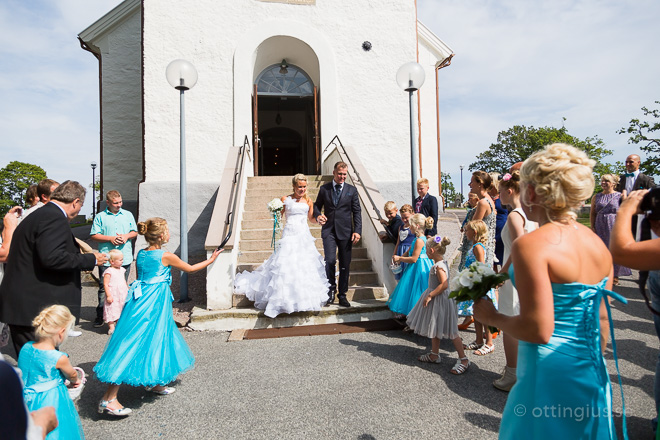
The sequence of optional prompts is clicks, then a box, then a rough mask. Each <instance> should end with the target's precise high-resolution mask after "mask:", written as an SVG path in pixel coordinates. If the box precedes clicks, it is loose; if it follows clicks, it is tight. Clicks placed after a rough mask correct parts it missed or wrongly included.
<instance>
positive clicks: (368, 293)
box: [232, 286, 388, 308]
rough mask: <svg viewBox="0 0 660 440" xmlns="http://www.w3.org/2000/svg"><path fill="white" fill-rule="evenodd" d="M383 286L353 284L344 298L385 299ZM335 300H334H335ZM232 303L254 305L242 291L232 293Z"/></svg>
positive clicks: (385, 294) (242, 305) (241, 306)
mask: <svg viewBox="0 0 660 440" xmlns="http://www.w3.org/2000/svg"><path fill="white" fill-rule="evenodd" d="M387 298H388V296H387V293H386V292H385V288H383V287H378V286H355V287H351V288H349V289H348V291H347V292H346V299H348V300H349V301H364V300H368V299H387ZM335 301H336V300H335ZM232 305H233V306H234V307H236V308H250V307H254V301H250V300H249V299H247V297H246V296H245V294H243V293H234V294H233V297H232Z"/></svg>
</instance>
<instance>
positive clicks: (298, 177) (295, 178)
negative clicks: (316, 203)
mask: <svg viewBox="0 0 660 440" xmlns="http://www.w3.org/2000/svg"><path fill="white" fill-rule="evenodd" d="M298 182H305V183H307V176H305V175H304V174H302V173H298V174H296V175H295V176H293V178H292V179H291V184H292V185H293V192H294V194H295V192H296V187H297V186H298ZM303 199H305V200H309V197H308V196H307V191H305V195H304V196H303Z"/></svg>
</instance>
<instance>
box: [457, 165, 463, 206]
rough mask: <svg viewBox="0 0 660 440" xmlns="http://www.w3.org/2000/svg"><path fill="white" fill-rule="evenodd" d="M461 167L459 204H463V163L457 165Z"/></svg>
mask: <svg viewBox="0 0 660 440" xmlns="http://www.w3.org/2000/svg"><path fill="white" fill-rule="evenodd" d="M458 167H459V168H460V169H461V205H462V204H463V165H459V166H458Z"/></svg>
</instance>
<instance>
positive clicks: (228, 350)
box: [2, 277, 658, 440]
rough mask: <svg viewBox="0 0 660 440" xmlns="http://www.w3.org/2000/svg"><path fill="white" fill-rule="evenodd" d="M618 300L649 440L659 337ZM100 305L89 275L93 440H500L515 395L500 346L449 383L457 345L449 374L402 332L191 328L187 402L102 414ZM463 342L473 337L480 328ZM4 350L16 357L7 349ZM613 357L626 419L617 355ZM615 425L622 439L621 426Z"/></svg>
mask: <svg viewBox="0 0 660 440" xmlns="http://www.w3.org/2000/svg"><path fill="white" fill-rule="evenodd" d="M616 290H617V292H619V293H621V294H623V295H624V296H625V297H627V298H628V299H629V303H628V305H620V304H615V305H614V307H613V319H614V326H615V328H616V341H617V347H618V355H619V356H618V357H619V366H620V370H621V376H622V381H623V389H624V393H625V398H626V414H627V425H628V432H629V436H630V438H631V439H650V438H652V431H651V425H650V419H651V418H652V417H653V415H654V414H653V413H654V401H653V376H654V372H655V363H656V359H657V356H658V338H657V337H656V335H655V331H654V327H653V324H652V321H651V315H650V312H649V311H648V310H647V309H646V307H645V305H644V302H643V300H642V299H641V296H639V293H638V292H637V288H636V283H635V282H634V281H630V280H627V279H626V278H623V279H622V286H620V287H617V288H616ZM95 298H96V284H95V282H94V280H93V279H92V278H90V277H86V278H85V282H84V287H83V309H82V320H81V324H80V329H81V330H82V332H83V335H82V336H80V337H78V338H69V340H67V341H66V342H65V344H64V345H63V346H62V350H63V351H65V352H67V353H69V355H70V357H71V361H72V363H73V364H74V365H78V366H80V367H82V368H83V369H84V370H85V372H86V373H87V375H88V376H89V382H88V383H87V386H86V388H85V390H84V391H83V394H82V397H81V398H80V400H78V401H77V407H78V410H79V413H80V417H81V419H82V423H83V428H84V430H85V435H86V438H87V439H103V440H110V439H121V440H126V439H138V438H139V439H184V438H185V439H191V440H192V439H309V438H314V439H360V440H369V439H420V438H443V437H446V438H460V439H463V438H466V439H467V438H471V439H494V438H497V432H498V428H499V425H500V420H501V414H502V410H503V408H504V404H505V402H506V397H507V394H505V393H503V392H501V391H498V390H496V389H495V388H493V386H492V385H491V382H492V381H493V380H494V379H496V378H497V377H498V375H499V372H500V371H501V369H502V367H503V365H504V354H503V349H502V340H501V338H498V339H496V340H495V346H496V350H495V352H494V353H493V354H490V355H488V356H486V357H478V356H475V355H472V354H470V355H469V357H470V360H471V361H472V365H471V367H470V369H469V371H468V372H467V373H466V374H465V375H463V376H458V377H457V376H453V375H451V374H450V373H449V370H450V368H451V367H452V366H453V364H454V362H455V359H456V354H455V353H454V351H453V347H452V345H451V343H450V342H449V341H443V344H442V346H441V356H442V363H441V364H423V363H420V362H418V361H417V360H416V358H417V356H419V355H420V354H422V353H424V352H426V351H428V350H429V349H430V341H429V340H427V339H426V338H422V337H418V336H416V335H411V334H407V333H403V332H400V331H388V332H374V333H355V334H340V335H330V336H312V337H296V338H282V339H268V340H249V341H248V340H246V341H237V342H227V338H228V335H229V334H228V333H226V332H189V331H185V330H182V332H183V336H184V338H185V340H186V341H187V343H188V344H189V345H190V347H191V349H192V351H193V353H194V354H195V357H196V364H195V368H194V369H193V370H192V371H190V372H188V373H186V374H184V375H182V376H180V378H179V380H178V381H177V383H176V384H175V386H176V388H177V392H176V393H175V394H173V395H170V396H162V397H159V396H155V395H153V394H150V393H147V392H146V391H145V390H144V389H141V388H133V387H130V386H122V387H121V391H120V394H119V398H120V401H121V402H122V403H123V404H124V405H126V406H128V407H130V408H132V409H133V410H134V412H133V414H132V415H131V416H129V417H127V418H124V419H115V418H111V417H109V416H107V415H101V414H98V413H97V412H96V405H97V404H98V401H99V400H100V398H101V396H102V394H103V392H104V389H105V385H104V384H102V383H100V382H98V381H97V380H96V379H95V378H94V375H93V372H92V368H93V367H94V365H95V363H96V362H97V360H98V359H99V357H100V356H101V353H102V352H103V348H104V346H105V344H106V342H107V340H108V338H109V337H108V336H107V335H106V334H104V331H106V330H107V329H95V328H93V327H92V323H91V320H92V319H93V317H94V306H95ZM462 336H463V338H464V341H466V342H470V341H472V340H473V339H474V334H473V331H471V330H469V331H466V332H462ZM2 352H3V353H6V354H9V356H10V357H13V356H14V355H13V352H12V350H11V349H9V348H8V347H5V348H4V349H3V350H2ZM607 359H608V369H609V371H610V373H611V374H612V376H611V379H612V383H613V391H614V392H613V394H614V409H615V410H620V408H621V399H620V394H619V387H618V385H617V376H616V369H615V365H614V362H613V361H612V352H611V346H610V349H608V352H607ZM10 361H11V360H10ZM557 373H558V374H571V371H570V369H567V370H566V371H559V372H557ZM616 423H617V427H618V429H619V431H620V429H621V418H617V419H616ZM619 436H620V435H619ZM620 437H621V436H620Z"/></svg>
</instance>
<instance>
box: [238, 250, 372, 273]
mask: <svg viewBox="0 0 660 440" xmlns="http://www.w3.org/2000/svg"><path fill="white" fill-rule="evenodd" d="M319 253H320V252H319ZM268 257H270V254H269V255H268ZM268 257H266V258H264V259H263V260H260V261H259V260H256V259H253V258H252V256H251V255H245V254H242V255H240V256H239V257H238V265H237V266H236V272H243V271H244V270H249V271H253V270H255V269H257V268H258V267H259V266H261V265H262V264H263V262H264V261H265V260H266V259H267V258H268ZM371 270H372V267H371V259H370V258H354V257H353V258H351V272H352V271H358V272H369V271H371Z"/></svg>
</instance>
